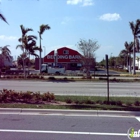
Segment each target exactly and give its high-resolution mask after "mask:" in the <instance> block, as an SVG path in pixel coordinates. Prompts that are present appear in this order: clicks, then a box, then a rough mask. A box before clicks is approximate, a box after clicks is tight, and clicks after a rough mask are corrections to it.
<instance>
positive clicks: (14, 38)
mask: <svg viewBox="0 0 140 140" xmlns="http://www.w3.org/2000/svg"><path fill="white" fill-rule="evenodd" d="M17 39H18V37H16V36H5V35H1V36H0V40H11V41H12V40H17Z"/></svg>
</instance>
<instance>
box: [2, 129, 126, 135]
mask: <svg viewBox="0 0 140 140" xmlns="http://www.w3.org/2000/svg"><path fill="white" fill-rule="evenodd" d="M0 132H16V133H46V134H47V133H51V134H73V135H76V134H78V135H106V136H127V134H125V133H100V132H70V131H40V130H10V129H0Z"/></svg>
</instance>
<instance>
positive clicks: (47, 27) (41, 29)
mask: <svg viewBox="0 0 140 140" xmlns="http://www.w3.org/2000/svg"><path fill="white" fill-rule="evenodd" d="M49 29H51V27H50V26H49V25H48V24H46V25H44V24H42V25H40V28H39V31H38V33H39V41H40V46H39V47H40V56H39V57H40V59H39V70H40V73H41V59H42V56H41V52H42V45H41V40H42V34H43V33H44V32H45V30H49Z"/></svg>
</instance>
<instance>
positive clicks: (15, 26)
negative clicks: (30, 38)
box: [0, 0, 140, 62]
mask: <svg viewBox="0 0 140 140" xmlns="http://www.w3.org/2000/svg"><path fill="white" fill-rule="evenodd" d="M139 6H140V0H0V12H1V13H2V14H3V15H4V16H5V18H6V20H7V21H8V23H9V25H8V24H6V23H5V22H3V21H2V20H1V21H0V27H1V28H0V46H1V47H3V46H5V45H10V46H9V49H10V50H11V54H12V56H13V57H14V59H16V58H17V57H18V56H19V55H20V54H21V53H22V51H21V50H20V49H16V46H17V45H19V44H20V42H18V39H19V38H20V37H21V29H20V25H23V26H24V27H25V28H32V29H33V31H32V32H29V34H30V35H36V36H37V37H38V31H39V26H40V25H41V24H48V25H49V26H50V27H51V29H50V30H46V31H45V32H44V34H43V35H42V38H43V40H42V46H43V52H42V56H44V55H47V54H48V53H49V52H50V51H52V50H56V49H58V48H60V47H64V46H65V47H69V48H71V49H75V50H77V51H79V50H78V47H77V43H78V42H79V41H80V39H85V40H88V39H92V40H94V41H98V44H99V45H100V48H99V49H98V50H97V51H96V52H95V55H96V60H97V62H99V61H101V60H102V59H103V58H105V55H106V54H108V56H109V57H111V56H118V55H119V53H120V51H121V50H122V49H124V43H125V41H127V42H131V41H133V35H132V31H131V29H130V24H129V22H132V21H133V22H134V23H135V22H136V20H137V19H140V10H139ZM37 45H38V46H39V39H38V40H37Z"/></svg>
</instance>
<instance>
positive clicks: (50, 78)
mask: <svg viewBox="0 0 140 140" xmlns="http://www.w3.org/2000/svg"><path fill="white" fill-rule="evenodd" d="M48 80H56V79H55V77H48Z"/></svg>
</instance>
